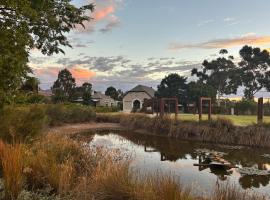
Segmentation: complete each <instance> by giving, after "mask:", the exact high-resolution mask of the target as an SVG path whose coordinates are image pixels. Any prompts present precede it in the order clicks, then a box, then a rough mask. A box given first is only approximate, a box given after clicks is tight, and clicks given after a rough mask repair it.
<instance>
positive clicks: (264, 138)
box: [96, 114, 270, 147]
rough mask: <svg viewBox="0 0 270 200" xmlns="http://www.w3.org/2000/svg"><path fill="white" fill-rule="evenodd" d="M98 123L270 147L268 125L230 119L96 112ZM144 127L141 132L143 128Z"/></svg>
mask: <svg viewBox="0 0 270 200" xmlns="http://www.w3.org/2000/svg"><path fill="white" fill-rule="evenodd" d="M96 121H97V122H102V123H104V122H112V123H120V124H121V125H122V126H123V127H125V129H126V130H129V131H132V132H137V131H138V130H140V131H139V132H141V133H144V134H145V133H151V134H153V135H159V136H165V137H171V138H177V139H184V140H194V141H200V142H209V143H214V144H226V145H241V146H250V147H270V127H269V125H267V124H262V125H251V126H246V127H241V126H235V125H233V124H232V122H231V121H230V120H227V119H223V118H219V119H216V120H211V121H202V122H191V121H181V120H177V121H175V120H174V119H172V118H170V117H163V118H160V117H149V116H148V115H145V114H113V115H112V114H97V116H96ZM142 130H143V131H142Z"/></svg>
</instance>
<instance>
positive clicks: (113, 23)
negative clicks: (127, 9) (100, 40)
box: [76, 0, 123, 33]
mask: <svg viewBox="0 0 270 200" xmlns="http://www.w3.org/2000/svg"><path fill="white" fill-rule="evenodd" d="M90 3H94V4H95V10H94V12H93V13H89V16H90V17H91V18H92V20H90V21H86V22H84V26H85V28H83V27H82V26H79V25H78V26H77V27H76V29H77V31H79V32H94V31H95V29H96V26H103V27H101V28H99V30H100V31H101V32H102V33H107V32H110V31H111V30H112V29H113V28H114V27H117V26H119V24H120V19H119V18H118V17H117V16H116V14H115V13H116V11H117V9H118V8H119V7H120V6H121V5H122V4H123V0H94V1H91V2H90Z"/></svg>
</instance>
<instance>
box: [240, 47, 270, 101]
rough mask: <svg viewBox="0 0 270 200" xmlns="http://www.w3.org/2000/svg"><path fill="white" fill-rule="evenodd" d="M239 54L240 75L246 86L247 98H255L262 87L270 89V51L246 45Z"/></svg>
mask: <svg viewBox="0 0 270 200" xmlns="http://www.w3.org/2000/svg"><path fill="white" fill-rule="evenodd" d="M239 54H240V57H241V62H239V69H238V75H239V77H240V79H241V81H242V85H243V86H244V87H245V90H244V95H245V98H247V99H253V98H254V95H255V94H256V93H257V92H258V91H259V90H261V89H262V88H266V89H267V90H268V91H270V81H269V80H270V70H269V67H270V55H269V52H268V51H267V50H261V49H260V48H252V47H251V46H244V47H243V48H242V49H241V50H240V52H239ZM239 77H238V78H239Z"/></svg>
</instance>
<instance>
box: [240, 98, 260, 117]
mask: <svg viewBox="0 0 270 200" xmlns="http://www.w3.org/2000/svg"><path fill="white" fill-rule="evenodd" d="M235 109H236V112H237V114H240V115H247V114H256V111H257V103H256V102H255V101H254V100H249V99H242V100H241V101H239V102H236V104H235Z"/></svg>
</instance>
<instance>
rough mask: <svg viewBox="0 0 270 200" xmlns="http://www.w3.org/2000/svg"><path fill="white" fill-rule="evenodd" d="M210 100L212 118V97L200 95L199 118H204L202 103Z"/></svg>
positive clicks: (209, 109)
mask: <svg viewBox="0 0 270 200" xmlns="http://www.w3.org/2000/svg"><path fill="white" fill-rule="evenodd" d="M203 102H208V120H211V114H212V99H211V98H210V97H200V100H199V120H200V121H201V120H202V104H203Z"/></svg>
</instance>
